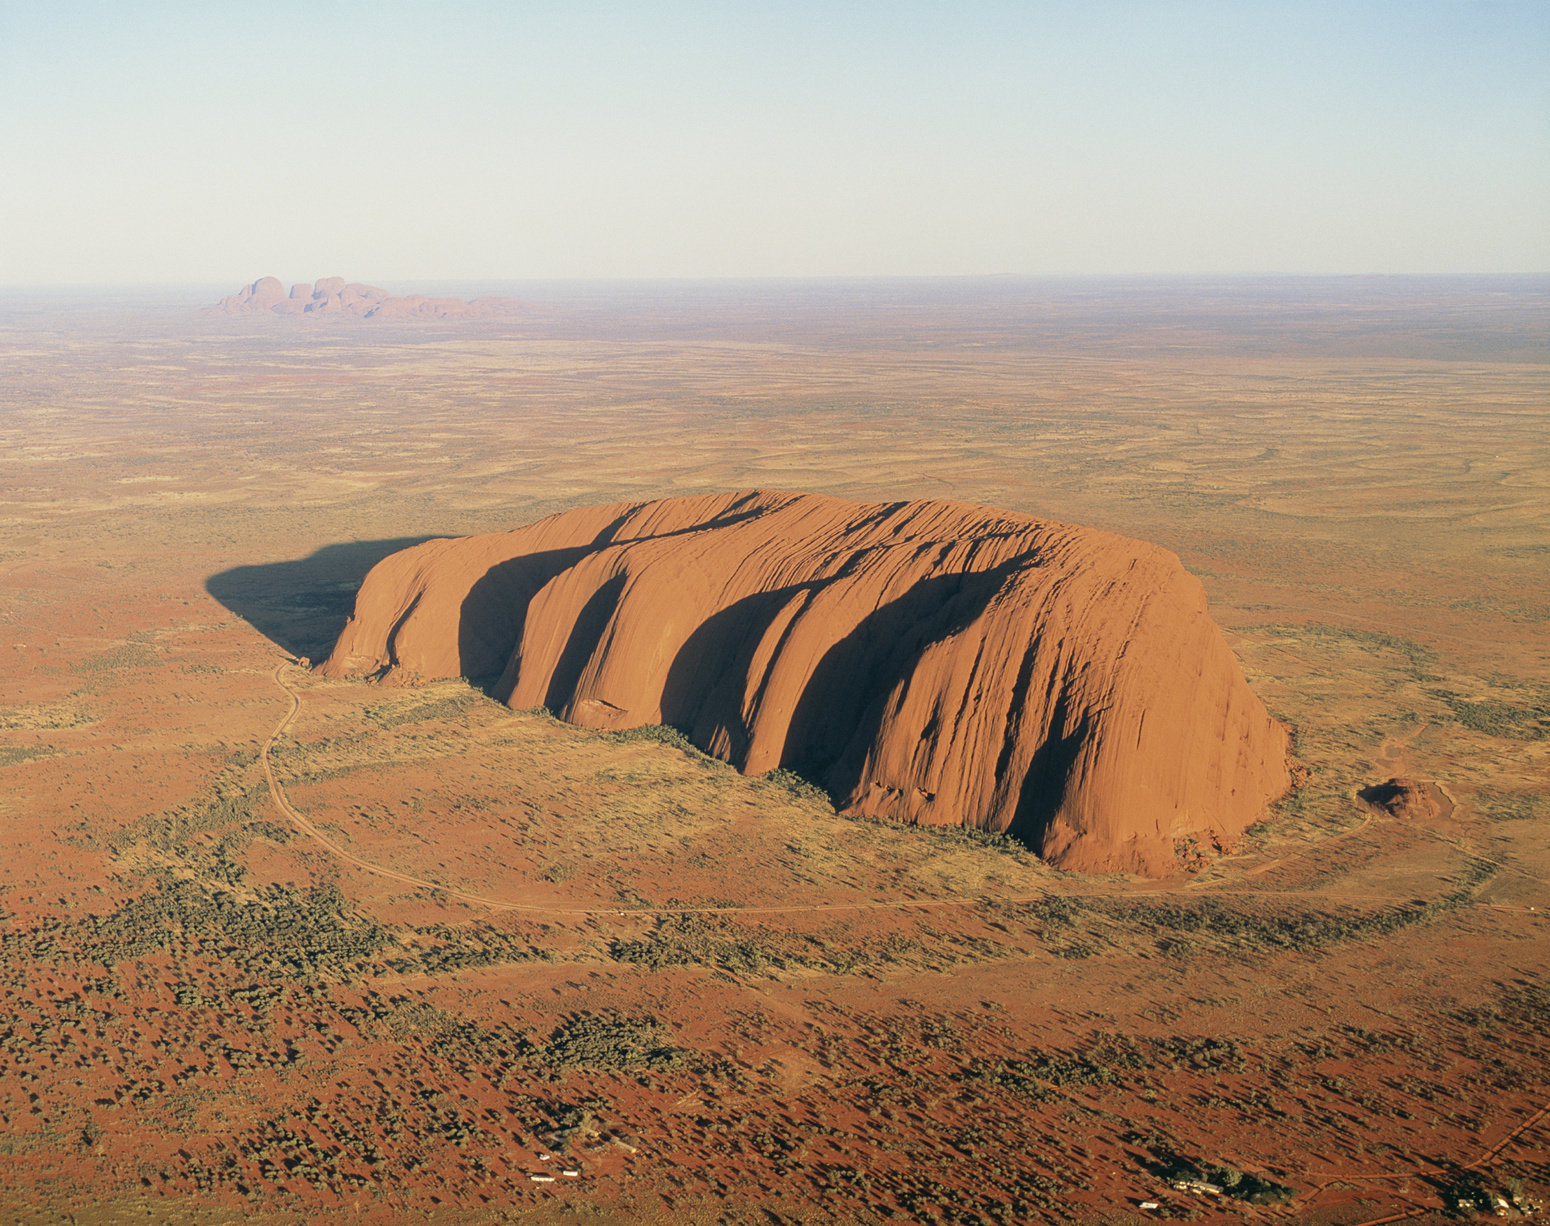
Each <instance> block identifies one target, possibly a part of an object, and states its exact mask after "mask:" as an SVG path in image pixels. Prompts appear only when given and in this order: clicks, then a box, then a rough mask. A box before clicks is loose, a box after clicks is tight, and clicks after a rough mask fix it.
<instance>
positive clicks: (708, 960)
mask: <svg viewBox="0 0 1550 1226" xmlns="http://www.w3.org/2000/svg"><path fill="white" fill-rule="evenodd" d="M609 952H610V953H611V954H612V955H613V957H614V958H616V959H617V960H618V961H620V962H633V963H635V964H637V965H639V966H649V967H650V968H651V969H652V970H660V969H662V968H663V967H665V966H719V967H722V968H723V969H725V970H730V971H739V972H744V973H748V972H756V971H762V970H764V969H765V967H767V966H776V967H785V966H786V965H787V961H786V959H784V958H782V957H781V956H780V955H779V954H777V953H776V952H775V951H774V950H773V949H772V948H771V947H770V945H769V943H768V942H767V941H766V940H764V939H762V937H761V935H760V934H758V933H751V932H748V931H747V930H746V929H744V928H742V927H741V926H740V925H736V924H732V923H728V922H725V921H722V920H720V919H719V918H718V917H715V916H703V915H665V916H663V917H662V918H661V919H660V920H659V921H658V922H657V926H656V928H655V929H654V930H653V931H652V933H651V935H650V936H649V937H646V938H645V939H643V940H638V941H615V942H614V943H613V945H612V946H611V947H610V949H609Z"/></svg>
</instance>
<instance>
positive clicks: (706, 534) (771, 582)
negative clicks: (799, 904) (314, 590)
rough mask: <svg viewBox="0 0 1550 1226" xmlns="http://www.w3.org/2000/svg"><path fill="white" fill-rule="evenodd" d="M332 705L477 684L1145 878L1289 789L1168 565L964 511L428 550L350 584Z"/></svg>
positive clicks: (655, 525)
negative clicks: (436, 681) (376, 692)
mask: <svg viewBox="0 0 1550 1226" xmlns="http://www.w3.org/2000/svg"><path fill="white" fill-rule="evenodd" d="M320 668H321V671H322V672H323V673H324V674H326V675H328V676H331V677H345V676H366V675H369V676H376V677H379V678H382V679H384V680H390V681H391V680H396V681H412V680H414V679H417V678H424V679H430V678H444V677H453V676H458V675H462V676H466V677H483V678H497V677H498V680H495V682H494V691H493V692H494V694H495V696H496V697H498V698H499V699H501V700H502V701H504V702H506V703H507V704H508V705H509V706H511V707H512V708H514V709H528V708H536V707H541V706H542V707H548V708H549V709H550V710H552V711H553V712H554V713H555V714H556V715H558V716H559V717H560V718H562V719H564V720H567V721H569V722H571V723H573V724H578V725H581V726H583V727H587V728H593V729H610V730H618V729H626V728H631V727H636V726H640V725H646V724H670V725H674V726H676V727H679V728H681V729H683V730H684V731H685V732H686V733H687V734H688V735H689V737H690V739H691V740H692V741H693V742H694V744H695V745H697V746H698V747H700V748H701V749H702V750H704V751H705V752H706V753H708V754H711V755H713V756H715V757H717V758H720V759H722V760H724V761H726V762H729V763H731V764H732V765H734V766H735V767H736V768H737V769H739V770H740V771H742V772H744V773H746V774H751V775H752V774H761V773H764V772H767V771H771V770H774V769H776V768H779V767H787V768H791V769H795V770H797V771H800V772H801V773H803V774H804V775H806V776H807V777H809V778H812V779H814V780H816V781H818V782H820V783H822V784H823V786H824V787H826V788H827V789H828V791H829V793H830V795H831V796H832V797H833V798H834V800H835V803H836V806H837V807H838V808H839V809H840V810H841V811H842V812H845V813H849V814H855V815H864V816H869V817H875V818H887V819H894V820H898V821H903V822H912V823H920V824H926V825H935V826H964V827H971V828H974V829H978V830H982V831H991V832H1006V833H1010V834H1012V835H1013V836H1015V837H1017V838H1019V839H1022V840H1023V841H1024V842H1026V843H1028V844H1029V845H1030V846H1031V847H1032V848H1033V849H1034V850H1036V851H1037V852H1038V853H1039V854H1040V855H1041V856H1042V857H1043V858H1044V859H1045V860H1046V861H1048V862H1049V863H1050V864H1052V865H1055V866H1057V867H1059V868H1063V869H1069V870H1078V871H1084V872H1093V873H1102V872H1123V873H1134V874H1140V875H1145V876H1151V877H1157V876H1165V875H1167V874H1169V873H1170V872H1172V871H1174V869H1175V868H1176V867H1177V864H1178V860H1177V854H1178V851H1179V850H1180V849H1183V848H1191V849H1195V848H1198V849H1201V850H1211V849H1226V848H1230V847H1231V846H1232V845H1233V844H1234V842H1235V840H1236V839H1237V838H1238V836H1239V835H1241V834H1242V833H1243V831H1244V830H1245V829H1246V828H1247V827H1248V826H1250V825H1251V824H1253V823H1254V822H1255V821H1257V820H1259V819H1260V818H1261V817H1263V816H1264V814H1265V808H1266V805H1267V804H1269V803H1270V802H1272V801H1274V800H1275V799H1277V798H1278V797H1280V796H1282V795H1283V794H1284V793H1285V792H1286V791H1287V790H1288V788H1289V787H1290V785H1291V777H1290V774H1289V770H1288V762H1287V751H1288V737H1287V732H1286V729H1285V728H1284V727H1283V726H1282V725H1281V724H1280V723H1279V722H1278V721H1276V720H1275V719H1273V718H1272V717H1271V716H1270V715H1269V713H1268V712H1267V711H1266V709H1265V706H1264V704H1263V703H1262V702H1261V701H1260V700H1259V699H1258V698H1257V697H1256V696H1255V695H1254V694H1253V693H1252V692H1251V691H1250V689H1249V687H1248V684H1247V683H1246V681H1245V680H1244V677H1243V674H1242V671H1241V670H1240V668H1239V667H1238V664H1237V661H1236V660H1235V658H1234V657H1233V654H1232V652H1231V651H1230V650H1229V648H1228V647H1227V644H1226V642H1225V640H1224V639H1223V637H1222V633H1221V631H1220V629H1219V628H1218V627H1217V625H1216V624H1215V623H1214V622H1213V621H1212V620H1211V617H1210V615H1209V614H1208V612H1207V607H1206V596H1205V592H1204V589H1203V588H1202V587H1201V585H1200V583H1199V581H1198V580H1196V579H1195V578H1194V577H1193V576H1192V575H1190V574H1189V573H1188V572H1187V571H1186V570H1185V569H1184V567H1183V566H1182V564H1181V563H1180V562H1179V560H1178V558H1177V557H1176V556H1175V555H1173V554H1172V553H1170V552H1168V551H1167V550H1165V549H1162V548H1159V547H1156V546H1153V545H1149V544H1146V543H1144V542H1141V541H1136V540H1130V539H1127V538H1125V537H1121V536H1117V535H1113V534H1111V533H1107V532H1102V531H1097V530H1093V529H1088V528H1081V527H1075V526H1072V525H1069V524H1063V523H1057V522H1053V521H1048V520H1041V519H1035V518H1032V517H1030V516H1027V515H1021V514H1013V513H1010V512H1006V511H998V510H993V509H990V508H986V507H981V506H974V505H970V504H966V503H958V502H948V501H934V500H931V501H912V502H895V503H878V504H862V503H855V502H848V501H845V500H842V499H839V498H833V497H827V496H821V495H816V494H798V493H781V492H767V491H744V492H739V493H729V494H717V495H704V496H695V497H683V498H668V499H664V500H660V501H655V502H644V503H621V504H616V505H611V506H599V507H590V508H586V509H581V510H574V511H568V512H565V513H563V514H560V515H555V516H552V517H550V518H548V519H544V520H540V521H539V522H537V523H534V524H532V525H530V526H527V527H524V528H519V529H517V530H515V531H511V532H503V533H491V534H485V535H479V536H471V537H465V538H461V539H442V540H432V541H428V542H426V543H424V544H421V545H416V546H414V547H413V548H410V549H406V550H403V551H402V552H399V553H396V554H393V555H391V556H389V557H387V558H386V559H384V560H383V561H381V562H380V563H378V564H377V566H376V567H375V568H373V569H372V571H371V572H370V573H369V574H368V575H367V577H366V580H365V582H364V584H363V586H362V587H361V590H360V592H359V594H358V595H357V598H356V602H355V609H354V613H353V615H352V617H351V619H350V621H349V623H348V624H347V625H346V627H345V630H344V632H343V634H342V635H341V637H340V639H339V641H338V643H337V645H336V646H335V649H334V651H333V653H332V654H331V655H330V657H329V658H328V659H327V660H326V661H325V662H324V663H323V664H322V665H321V666H320Z"/></svg>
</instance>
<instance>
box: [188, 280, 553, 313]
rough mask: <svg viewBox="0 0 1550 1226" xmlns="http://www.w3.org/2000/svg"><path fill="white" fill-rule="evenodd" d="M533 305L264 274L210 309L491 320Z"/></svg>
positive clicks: (220, 311) (517, 300)
mask: <svg viewBox="0 0 1550 1226" xmlns="http://www.w3.org/2000/svg"><path fill="white" fill-rule="evenodd" d="M531 309H532V303H529V302H523V301H522V300H521V299H520V298H502V297H497V296H491V297H486V298H475V299H473V300H472V301H469V302H465V301H463V299H461V298H427V297H426V296H425V295H424V294H406V295H404V296H402V297H400V296H398V295H395V294H390V293H388V292H387V290H385V289H378V288H377V287H376V286H375V285H362V284H360V283H359V282H357V281H351V282H348V283H346V281H345V279H344V278H343V277H324V278H323V279H322V280H321V281H318V282H317V283H315V284H311V285H309V284H307V283H306V282H305V281H303V282H300V283H298V284H296V285H293V286H291V290H290V293H286V292H285V286H284V285H282V284H281V282H280V280H279V278H278V277H260V278H259V279H258V280H257V281H255V282H253V284H252V285H248V286H245V287H244V288H243V289H241V290H240V291H238V292H237V293H235V294H231V295H229V296H227V297H225V298H222V299H221V300H220V301H219V302H217V303H216V304H215V305H214V306H213V307H210V308H209V310H210V311H211V312H213V313H216V314H221V315H251V314H255V313H260V312H262V313H265V314H271V315H355V316H359V317H360V318H362V319H493V318H498V317H500V316H503V315H519V314H522V313H523V312H525V311H529V310H531Z"/></svg>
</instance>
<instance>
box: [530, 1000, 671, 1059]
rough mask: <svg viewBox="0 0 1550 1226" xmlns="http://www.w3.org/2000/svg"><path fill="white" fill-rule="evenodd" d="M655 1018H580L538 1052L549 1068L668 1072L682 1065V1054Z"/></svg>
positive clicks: (562, 1028) (568, 1024)
mask: <svg viewBox="0 0 1550 1226" xmlns="http://www.w3.org/2000/svg"><path fill="white" fill-rule="evenodd" d="M671 1037H672V1036H671V1034H670V1033H669V1032H668V1030H667V1029H666V1028H665V1027H664V1026H662V1025H661V1024H659V1023H658V1022H657V1021H656V1019H655V1018H649V1017H648V1018H642V1019H640V1020H638V1021H634V1020H630V1019H628V1018H622V1017H617V1016H615V1017H599V1016H596V1015H594V1014H583V1015H582V1016H580V1017H577V1018H575V1019H573V1020H572V1021H570V1022H567V1023H566V1024H565V1025H563V1026H561V1027H560V1028H559V1029H558V1030H556V1031H555V1032H554V1034H553V1035H551V1036H550V1038H549V1041H548V1043H546V1044H544V1045H543V1046H542V1047H540V1048H539V1049H538V1051H537V1058H538V1059H539V1060H540V1061H541V1062H542V1063H544V1064H546V1065H548V1066H549V1067H550V1068H552V1069H555V1070H558V1071H561V1072H565V1071H569V1070H570V1069H579V1068H587V1069H636V1068H650V1069H667V1068H673V1067H675V1066H677V1065H678V1064H680V1063H682V1062H683V1059H684V1056H685V1052H684V1051H683V1050H682V1049H681V1048H678V1047H674V1046H673V1045H672V1043H671V1041H670V1040H671Z"/></svg>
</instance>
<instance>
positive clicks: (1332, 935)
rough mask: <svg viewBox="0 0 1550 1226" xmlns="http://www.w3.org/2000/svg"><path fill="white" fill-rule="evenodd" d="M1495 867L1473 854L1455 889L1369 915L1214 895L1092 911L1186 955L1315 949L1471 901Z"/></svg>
mask: <svg viewBox="0 0 1550 1226" xmlns="http://www.w3.org/2000/svg"><path fill="white" fill-rule="evenodd" d="M1496 872H1497V869H1496V866H1495V865H1493V864H1490V863H1489V862H1487V861H1485V860H1476V859H1471V860H1470V861H1469V863H1468V867H1467V868H1466V870H1465V872H1464V873H1463V875H1462V877H1461V878H1460V879H1459V881H1458V888H1456V889H1454V890H1452V891H1450V892H1449V893H1447V894H1444V895H1443V896H1442V897H1440V898H1435V899H1432V900H1430V901H1425V902H1423V901H1416V902H1411V903H1406V904H1404V905H1403V906H1399V907H1390V908H1387V909H1385V910H1382V911H1378V912H1374V913H1372V914H1369V915H1352V916H1340V915H1329V914H1327V913H1324V912H1317V911H1309V912H1291V911H1264V910H1251V909H1249V908H1247V907H1244V908H1241V909H1240V908H1237V907H1233V906H1229V905H1227V904H1225V903H1223V902H1221V901H1220V900H1218V899H1214V898H1213V899H1207V900H1205V901H1203V902H1200V903H1173V902H1150V901H1148V902H1131V901H1128V900H1124V899H1115V900H1101V901H1096V902H1093V903H1092V904H1090V905H1091V906H1092V907H1093V909H1094V910H1097V911H1101V912H1102V913H1104V914H1106V915H1108V916H1110V917H1112V918H1114V919H1117V920H1120V921H1122V922H1123V923H1125V924H1126V925H1128V926H1132V927H1136V928H1140V929H1143V930H1147V931H1151V932H1156V931H1158V930H1162V932H1164V933H1165V934H1167V935H1164V936H1162V937H1160V938H1159V939H1158V941H1157V947H1158V949H1159V950H1161V951H1162V952H1163V953H1166V954H1170V955H1173V956H1177V957H1187V956H1189V955H1191V954H1194V953H1196V952H1198V951H1199V950H1200V949H1201V948H1202V947H1203V946H1204V945H1206V944H1216V945H1220V946H1225V947H1226V948H1227V949H1228V950H1230V951H1233V952H1242V953H1267V952H1274V951H1277V950H1291V951H1295V952H1297V953H1313V952H1316V951H1318V950H1322V949H1328V948H1331V947H1333V946H1335V945H1340V944H1343V943H1345V942H1348V941H1363V940H1372V939H1374V938H1377V937H1384V936H1391V935H1393V934H1394V933H1396V932H1401V931H1403V930H1404V929H1406V928H1412V927H1415V926H1416V925H1419V924H1427V923H1430V922H1432V921H1433V920H1436V919H1439V918H1441V917H1442V916H1443V915H1445V914H1447V913H1448V912H1450V911H1454V910H1457V909H1459V908H1460V907H1466V906H1468V905H1470V904H1471V903H1472V902H1473V901H1474V899H1475V894H1476V892H1477V887H1478V886H1479V885H1481V884H1482V883H1483V882H1486V881H1489V880H1490V879H1491V878H1492V877H1493V876H1495V875H1496Z"/></svg>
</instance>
